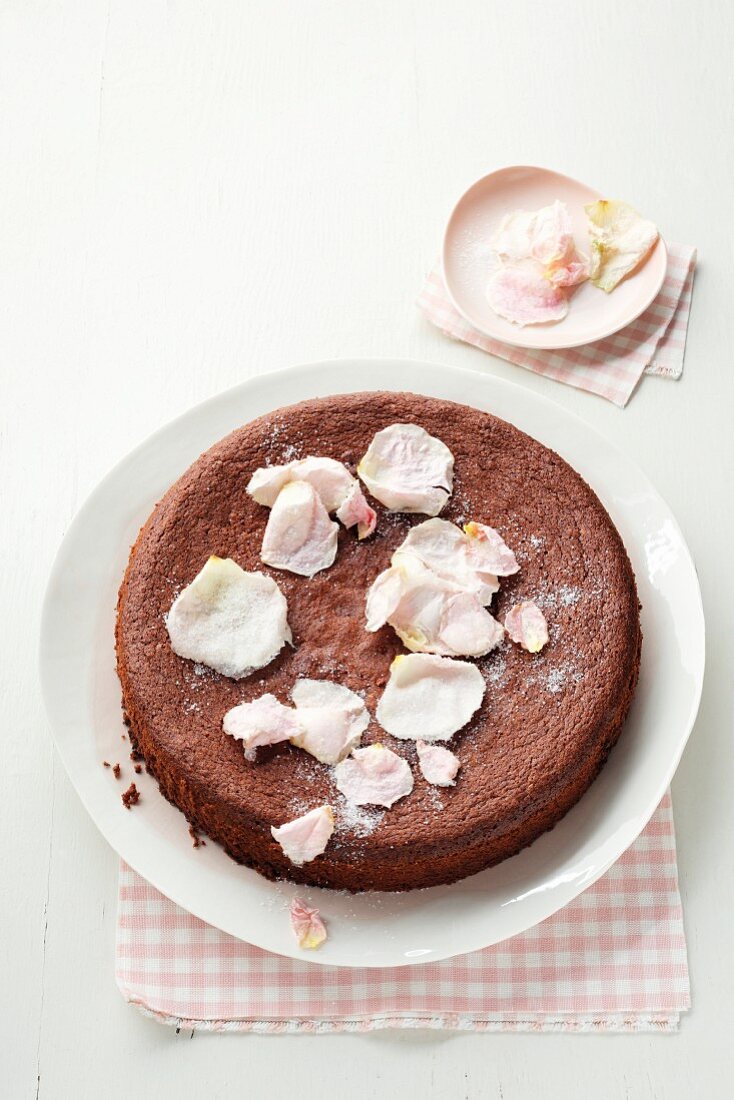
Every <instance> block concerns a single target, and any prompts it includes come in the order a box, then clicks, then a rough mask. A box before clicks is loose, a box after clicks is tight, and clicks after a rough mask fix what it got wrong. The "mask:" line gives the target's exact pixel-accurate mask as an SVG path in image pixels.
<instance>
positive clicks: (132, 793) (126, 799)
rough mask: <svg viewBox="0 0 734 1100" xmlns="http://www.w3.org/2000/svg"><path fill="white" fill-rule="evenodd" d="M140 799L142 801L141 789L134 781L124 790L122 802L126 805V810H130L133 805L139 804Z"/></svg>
mask: <svg viewBox="0 0 734 1100" xmlns="http://www.w3.org/2000/svg"><path fill="white" fill-rule="evenodd" d="M139 801H140V791H139V790H138V788H137V787H136V786H135V784H134V783H131V784H130V786H129V787H128V789H127V790H126V791H124V792H123V795H122V804H123V806H124V807H125V809H126V810H129V809H130V808H131V807H132V806H135V805H137V803H138V802H139Z"/></svg>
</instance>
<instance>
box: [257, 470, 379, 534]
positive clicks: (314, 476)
mask: <svg viewBox="0 0 734 1100" xmlns="http://www.w3.org/2000/svg"><path fill="white" fill-rule="evenodd" d="M291 481H307V482H308V484H309V485H311V486H312V488H313V489H314V490H315V491H316V493H317V494H318V496H319V500H320V501H321V503H322V504H323V506H324V508H325V509H326V511H327V512H328V513H329V514H330V515H331V513H332V512H336V516H337V519H338V520H339V521H340V522H341V523H343V524H344V526H345V527H354V526H357V528H358V534H359V537H360V538H361V539H364V538H367V536H368V535H371V534H372V532H373V531H374V529H375V525H376V523H377V515H376V513H375V511H374V509H372V508H370V506H369V504H368V503H367V501H366V500H365V498H364V495H363V493H362V490H361V488H360V485H359V482H358V481H357V479H356V478H355V477H352V475H351V474H350V473H349V470H348V469H347V468H346V466H345V465H344V463H343V462H337V460H336V459H335V458H319V457H317V456H315V455H309V456H308V458H299V459H296V460H295V461H294V462H287V463H285V465H283V466H263V467H261V468H260V469H259V470H255V473H254V474H253V475H252V477H251V478H250V482H249V484H248V486H247V492H248V493H249V494H250V496H251V497H252V498H253V500H256V501H257V503H258V504H264V505H265V506H266V507H267V508H272V507H273V505H274V504H275V502H276V500H277V499H278V494H279V493H280V491H281V489H282V488H283V487H284V486H285V485H287V484H288V483H289V482H291Z"/></svg>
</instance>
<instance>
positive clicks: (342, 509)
mask: <svg viewBox="0 0 734 1100" xmlns="http://www.w3.org/2000/svg"><path fill="white" fill-rule="evenodd" d="M336 518H337V519H338V520H339V522H340V523H342V524H344V526H345V527H346V528H350V527H354V526H355V524H356V527H357V534H358V536H359V538H360V539H366V538H367V537H368V535H371V534H372V532H373V531H374V529H375V527H376V526H377V512H376V511H375V510H374V508H370V506H369V504H368V503H367V501H366V499H365V495H364V493H363V492H362V490H361V489H360V487H359V482H357V481H355V482H354V484H353V485H352V487H351V489H350V490H349V493H348V494H347V496H346V497H345V498H344V500H343V501H342V503H341V504H340V505H339V507H338V508H337V510H336Z"/></svg>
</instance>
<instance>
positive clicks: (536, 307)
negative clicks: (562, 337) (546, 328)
mask: <svg viewBox="0 0 734 1100" xmlns="http://www.w3.org/2000/svg"><path fill="white" fill-rule="evenodd" d="M487 300H488V302H489V304H490V306H491V308H492V309H493V310H494V312H495V313H496V314H498V315H499V316H500V317H504V318H505V320H506V321H510V322H512V324H514V325H521V326H522V325H542V324H547V323H548V322H549V321H561V320H563V318H564V317H565V316H566V314H567V313H568V299H567V298H566V295H565V294H564V293H563V290H562V289H560V288H559V287H554V286H552V285H551V284H550V283H549V282H548V280H547V279H546V278H545V277H544V275H543V272H542V269H538V270H533V269H528V268H525V267H501V268H500V269H499V270H498V271H496V272H495V273H494V275H492V277H491V278H490V280H489V283H488V285H487Z"/></svg>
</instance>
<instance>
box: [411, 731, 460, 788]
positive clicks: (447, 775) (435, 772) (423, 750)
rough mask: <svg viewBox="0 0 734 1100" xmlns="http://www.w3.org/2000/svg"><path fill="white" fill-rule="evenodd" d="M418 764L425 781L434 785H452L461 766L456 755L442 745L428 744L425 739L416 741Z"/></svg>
mask: <svg viewBox="0 0 734 1100" xmlns="http://www.w3.org/2000/svg"><path fill="white" fill-rule="evenodd" d="M415 747H416V749H417V750H418V764H419V766H420V770H421V771H422V773H423V778H424V779H425V780H426V782H427V783H432V784H433V786H434V787H453V786H454V783H455V780H456V773H457V772H458V770H459V768H460V767H461V763H460V761H459V758H458V756H456V754H455V753H453V752H451V750H450V749H445V748H444V747H443V745H429V744H428V742H427V741H418V742H417V743H416V746H415Z"/></svg>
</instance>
